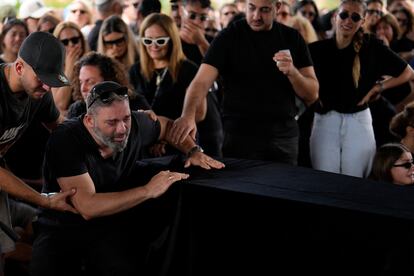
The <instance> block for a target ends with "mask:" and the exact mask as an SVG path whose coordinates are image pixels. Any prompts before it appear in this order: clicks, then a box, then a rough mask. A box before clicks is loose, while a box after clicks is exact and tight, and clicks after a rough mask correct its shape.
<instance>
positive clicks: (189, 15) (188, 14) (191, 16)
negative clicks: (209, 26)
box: [184, 9, 208, 22]
mask: <svg viewBox="0 0 414 276" xmlns="http://www.w3.org/2000/svg"><path fill="white" fill-rule="evenodd" d="M184 15H185V16H186V17H187V18H188V19H190V20H196V19H197V17H198V18H199V19H200V21H203V22H204V21H206V20H207V19H208V15H207V14H203V13H196V12H192V11H190V12H189V11H187V10H186V9H184Z"/></svg>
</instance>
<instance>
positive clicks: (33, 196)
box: [0, 168, 48, 207]
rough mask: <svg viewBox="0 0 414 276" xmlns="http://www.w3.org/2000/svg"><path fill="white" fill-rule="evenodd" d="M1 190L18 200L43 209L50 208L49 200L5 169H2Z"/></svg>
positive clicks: (0, 176)
mask: <svg viewBox="0 0 414 276" xmlns="http://www.w3.org/2000/svg"><path fill="white" fill-rule="evenodd" d="M0 188H1V190H3V191H5V192H6V193H8V194H10V195H12V196H14V197H16V198H20V199H23V200H25V201H27V202H29V203H33V204H35V205H38V206H41V207H48V206H47V204H48V200H47V198H45V197H43V196H41V195H40V194H39V193H38V192H37V191H36V190H34V189H33V188H31V187H30V186H28V185H27V184H26V183H24V182H23V181H22V180H20V179H19V178H17V177H16V176H15V175H14V174H13V173H11V172H10V171H8V170H6V169H4V168H0Z"/></svg>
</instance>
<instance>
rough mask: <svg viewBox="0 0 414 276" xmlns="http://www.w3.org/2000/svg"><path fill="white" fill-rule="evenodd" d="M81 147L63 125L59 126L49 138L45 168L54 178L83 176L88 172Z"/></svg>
mask: <svg viewBox="0 0 414 276" xmlns="http://www.w3.org/2000/svg"><path fill="white" fill-rule="evenodd" d="M83 148H84V147H83V146H82V145H81V143H80V140H79V139H77V138H76V136H75V135H73V134H72V133H70V132H69V131H68V130H67V128H66V127H65V126H64V125H61V126H59V127H58V128H57V129H56V130H55V131H54V132H53V133H52V134H51V135H50V138H49V141H48V143H47V146H46V152H45V166H47V167H48V170H49V173H51V174H52V175H54V176H55V177H56V178H59V177H68V176H76V175H81V174H84V173H85V172H87V171H88V169H87V167H86V164H85V160H84V159H85V157H84V154H83Z"/></svg>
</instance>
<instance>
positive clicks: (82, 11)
mask: <svg viewBox="0 0 414 276" xmlns="http://www.w3.org/2000/svg"><path fill="white" fill-rule="evenodd" d="M77 12H79V13H80V14H85V13H86V11H85V10H81V9H77V10H76V9H75V10H71V13H77Z"/></svg>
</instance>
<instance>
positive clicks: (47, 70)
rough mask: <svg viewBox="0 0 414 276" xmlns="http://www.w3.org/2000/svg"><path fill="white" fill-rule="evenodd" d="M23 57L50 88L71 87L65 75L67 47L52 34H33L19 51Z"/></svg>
mask: <svg viewBox="0 0 414 276" xmlns="http://www.w3.org/2000/svg"><path fill="white" fill-rule="evenodd" d="M19 57H21V58H22V59H23V60H24V61H25V62H26V63H27V64H29V65H30V66H31V67H32V68H33V70H34V71H35V73H36V75H37V77H38V78H39V79H40V80H41V81H42V82H43V83H45V84H46V85H48V86H50V87H62V86H68V85H70V82H69V80H68V78H67V77H66V76H65V74H64V73H63V69H64V61H65V47H64V46H63V44H62V43H61V42H60V41H59V40H58V39H57V38H56V37H54V36H53V35H52V34H50V33H47V32H34V33H31V34H30V35H29V36H28V37H27V38H26V39H25V40H24V41H23V44H22V46H21V47H20V50H19Z"/></svg>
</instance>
